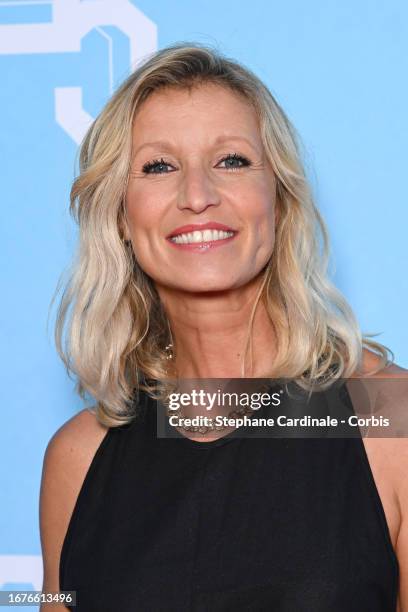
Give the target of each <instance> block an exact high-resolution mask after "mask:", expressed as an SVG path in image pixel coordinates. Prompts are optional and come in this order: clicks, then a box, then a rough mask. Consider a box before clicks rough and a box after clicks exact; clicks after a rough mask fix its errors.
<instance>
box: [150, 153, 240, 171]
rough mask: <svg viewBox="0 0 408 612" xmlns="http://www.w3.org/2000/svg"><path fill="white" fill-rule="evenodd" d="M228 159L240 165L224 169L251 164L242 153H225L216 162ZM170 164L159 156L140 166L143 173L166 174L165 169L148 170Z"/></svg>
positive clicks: (236, 168) (229, 169) (233, 169)
mask: <svg viewBox="0 0 408 612" xmlns="http://www.w3.org/2000/svg"><path fill="white" fill-rule="evenodd" d="M229 159H236V160H238V161H240V162H241V163H242V165H241V166H238V167H235V168H224V169H225V170H228V171H232V172H235V171H236V170H241V168H244V167H245V166H250V165H251V162H250V161H249V159H247V158H246V157H244V156H243V155H239V154H238V153H228V155H225V156H224V157H223V158H222V159H220V161H219V162H218V163H219V164H220V163H221V162H223V161H226V160H229ZM170 165H171V164H168V163H167V162H166V161H165V160H164V159H163V158H161V159H152V161H150V162H147V163H146V164H144V166H143V168H142V171H143V172H144V173H145V174H166V173H167V171H165V172H150V170H152V169H153V168H157V166H170ZM217 165H218V164H217Z"/></svg>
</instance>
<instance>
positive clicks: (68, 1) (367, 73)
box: [0, 0, 408, 609]
mask: <svg viewBox="0 0 408 612" xmlns="http://www.w3.org/2000/svg"><path fill="white" fill-rule="evenodd" d="M407 24H408V4H407V3H405V2H404V1H403V0H388V1H387V2H372V1H371V0H370V1H368V0H359V2H353V1H352V0H343V2H338V1H334V0H326V1H325V2H322V1H320V0H311V1H309V2H307V3H305V2H303V1H302V0H287V1H286V2H274V1H273V0H252V1H251V2H235V3H231V2H219V1H215V0H207V1H206V2H201V3H196V2H191V1H190V0H177V2H173V3H168V2H167V1H165V0H155V1H154V2H152V1H151V0H135V1H134V2H133V1H131V0H85V1H82V2H81V1H80V0H54V2H51V1H47V0H44V1H25V0H14V1H4V0H3V1H1V0H0V66H1V72H0V74H1V80H2V96H1V99H0V120H1V129H0V140H1V153H2V162H1V170H2V181H1V184H2V208H1V219H2V223H1V248H2V261H3V265H2V273H3V282H2V286H3V292H2V299H1V302H0V308H1V314H2V316H1V356H0V359H1V375H2V378H3V380H2V384H1V409H2V414H3V426H2V427H1V434H0V436H1V437H0V448H1V461H0V466H1V467H0V469H1V482H2V484H3V489H2V491H3V495H2V505H1V514H0V521H1V522H0V588H3V589H4V588H10V589H11V588H13V589H16V588H21V587H22V586H26V587H27V588H32V587H35V588H36V589H40V588H41V583H42V562H41V550H40V540H39V528H38V497H39V486H40V477H41V468H42V459H43V454H44V450H45V447H46V444H47V442H48V440H49V439H50V437H51V436H52V434H53V433H54V432H55V430H56V429H58V427H59V426H60V425H61V424H62V423H63V422H64V421H66V420H67V419H68V418H69V417H71V416H72V415H73V414H75V413H76V412H78V411H79V410H81V409H82V407H83V406H82V403H81V401H80V400H79V399H78V397H77V396H76V395H75V393H74V392H73V386H74V383H73V382H72V381H71V380H69V378H68V377H67V375H66V373H65V370H64V367H63V365H62V364H61V362H60V361H59V358H58V357H57V354H56V351H55V348H54V344H53V334H52V324H51V325H50V327H49V330H48V331H47V329H46V322H47V315H48V307H49V303H50V300H51V297H52V294H53V291H54V289H55V287H56V283H57V281H58V277H59V275H60V273H61V271H62V270H63V269H64V268H66V267H67V265H68V264H69V262H70V258H71V255H72V252H73V248H74V244H75V240H76V229H75V226H74V224H73V222H72V221H71V219H70V217H69V215H68V195H69V188H70V184H71V182H72V179H73V177H74V172H75V156H76V153H77V147H78V143H79V141H80V139H81V137H82V135H83V134H84V131H85V129H86V127H87V125H88V124H89V121H90V120H91V118H92V117H94V116H95V115H96V114H97V113H98V111H99V110H100V109H101V107H102V106H103V104H104V103H105V102H106V101H107V99H108V98H109V96H110V94H111V93H112V91H113V90H114V88H115V87H116V86H117V85H118V84H119V82H120V81H121V80H122V79H123V78H124V77H125V76H126V75H127V74H128V73H129V70H130V69H131V67H132V66H134V65H135V63H136V62H137V61H138V60H140V59H141V58H142V57H143V56H144V55H145V54H147V53H150V52H151V51H154V50H155V49H157V48H161V47H164V46H166V45H168V44H170V43H174V42H176V41H198V42H203V43H209V44H211V45H215V46H217V47H218V48H219V49H220V50H221V51H223V52H225V53H227V54H228V55H230V56H232V57H235V58H237V59H238V60H240V61H242V62H244V63H245V64H247V65H248V66H249V67H250V68H251V69H253V70H254V71H255V72H256V73H257V74H258V75H259V76H260V77H261V78H262V79H263V80H264V81H265V82H266V83H267V85H268V86H269V87H270V89H271V91H272V92H273V93H274V95H275V96H276V98H277V100H278V101H279V102H280V103H281V105H282V106H283V108H284V109H285V110H286V112H287V114H288V115H289V117H290V119H291V120H292V121H293V123H294V124H295V126H296V127H297V129H298V131H299V132H300V134H301V136H302V139H303V142H304V144H305V148H306V151H307V157H306V164H307V168H308V174H309V176H310V180H311V182H312V186H313V189H314V193H315V196H316V199H317V203H318V205H319V207H320V209H321V211H322V213H323V216H324V218H325V219H326V221H327V224H328V226H329V230H330V233H331V238H332V247H333V249H332V250H333V256H332V261H333V266H334V270H335V271H334V273H333V276H334V280H335V282H336V283H337V285H338V286H339V287H340V289H341V290H342V291H343V292H344V294H345V295H346V297H347V298H348V300H349V301H350V303H351V305H352V307H353V308H354V309H355V311H356V313H357V315H358V318H359V320H360V323H361V326H362V328H363V331H365V332H381V335H380V336H379V340H380V341H382V342H384V343H385V344H387V345H388V346H389V347H390V348H392V349H393V351H394V352H395V355H396V361H397V363H399V364H400V365H402V366H405V367H407V366H408V343H407V339H408V338H407V332H406V314H405V312H406V304H407V302H408V281H407V274H406V270H405V268H406V264H407V257H406V254H407V248H406V227H407V225H408V212H407V206H406V204H407V198H406V192H405V188H406V176H405V175H406V163H407V155H406V143H407V136H408V134H407V113H406V109H407V108H408V100H407V97H408V96H407V93H408V87H407V81H406V78H405V75H406V71H407V57H408V55H407V51H408V31H407V30H408V27H407ZM52 322H53V319H52V321H51V323H52ZM27 609H29V608H27Z"/></svg>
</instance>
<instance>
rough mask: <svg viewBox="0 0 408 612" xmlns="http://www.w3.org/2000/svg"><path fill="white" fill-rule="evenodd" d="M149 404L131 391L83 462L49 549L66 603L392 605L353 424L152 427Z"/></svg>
mask: <svg viewBox="0 0 408 612" xmlns="http://www.w3.org/2000/svg"><path fill="white" fill-rule="evenodd" d="M347 398H348V399H347V401H348V402H349V404H351V402H350V398H349V396H348V394H347ZM351 408H352V407H351ZM156 410H157V408H156V402H155V401H154V400H152V399H151V398H150V397H149V396H148V395H147V394H145V393H141V395H140V402H139V405H138V413H139V416H138V418H137V419H135V420H134V421H133V422H132V423H130V424H128V425H125V426H121V427H119V428H111V429H109V430H108V432H107V434H106V435H105V437H104V439H103V441H102V443H101V444H100V446H99V448H98V450H97V451H96V454H95V456H94V459H93V461H92V463H91V465H90V468H89V470H88V472H87V475H86V477H85V480H84V482H83V485H82V488H81V491H80V494H79V496H78V499H77V502H76V505H75V508H74V511H73V514H72V517H71V520H70V523H69V526H68V530H67V533H66V536H65V540H64V544H63V548H62V552H61V560H60V590H65V591H68V590H70V591H76V593H77V606H76V607H75V608H72V609H73V610H77V611H78V612H136V611H137V612H204V611H205V612H243V611H248V612H261V611H262V612H395V610H396V601H397V591H398V561H397V558H396V555H395V552H394V550H393V547H392V543H391V540H390V534H389V531H388V527H387V523H386V519H385V514H384V510H383V507H382V504H381V500H380V497H379V494H378V491H377V488H376V486H375V482H374V479H373V475H372V472H371V469H370V465H369V462H368V458H367V455H366V452H365V448H364V444H363V441H362V440H361V437H360V436H358V437H355V438H331V439H327V438H326V439H325V438H318V439H316V438H315V439H310V438H309V439H307V438H304V439H302V438H301V439H299V438H297V439H296V438H294V439H290V438H289V439H285V438H275V439H267V438H245V437H240V436H235V435H234V434H232V435H227V436H224V437H223V438H220V439H218V440H212V441H210V442H194V441H192V440H190V439H188V438H186V437H185V436H183V435H181V434H180V435H179V437H178V438H177V439H163V438H158V437H157V430H156ZM234 433H236V432H234Z"/></svg>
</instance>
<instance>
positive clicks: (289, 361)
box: [52, 43, 389, 427]
mask: <svg viewBox="0 0 408 612" xmlns="http://www.w3.org/2000/svg"><path fill="white" fill-rule="evenodd" d="M207 82H210V83H214V84H218V85H221V86H223V87H226V88H229V89H230V90H232V91H233V92H236V93H238V94H240V95H243V96H244V97H245V98H246V100H248V102H249V103H250V104H251V106H252V107H253V108H254V110H255V111H256V113H257V116H258V120H259V127H260V132H261V136H262V141H263V145H264V148H265V153H266V156H267V158H268V160H269V162H270V164H271V166H272V168H273V170H274V172H275V175H276V183H277V194H276V195H277V206H278V207H279V221H278V224H277V227H276V240H275V246H274V250H273V255H272V257H271V259H270V261H269V262H268V264H267V266H266V267H265V269H264V271H263V279H262V283H261V287H260V290H259V292H258V295H257V298H256V300H255V303H254V305H253V309H252V316H251V319H250V322H249V326H248V334H247V343H246V347H245V351H244V355H243V370H242V371H243V373H245V360H246V355H247V353H248V350H249V351H250V354H252V344H251V330H252V324H253V318H254V314H255V310H256V307H257V305H258V303H259V300H261V299H262V300H263V302H264V304H265V306H266V309H267V312H268V314H269V316H270V319H271V322H272V321H273V325H274V327H275V331H276V336H277V342H278V345H277V355H276V360H275V362H274V363H273V364H272V367H271V377H274V378H281V377H284V378H294V379H295V380H296V381H298V382H299V384H301V385H303V386H304V387H306V388H309V389H310V388H311V387H312V386H315V387H316V384H319V381H327V377H328V374H329V373H330V375H331V378H332V379H338V378H340V377H342V378H343V377H344V378H347V377H349V376H351V375H352V373H353V372H355V371H356V369H357V368H359V367H360V365H361V363H362V351H363V346H366V347H367V348H370V349H372V350H373V351H374V352H375V353H376V354H377V355H379V356H380V358H381V363H380V364H379V367H378V369H380V368H382V367H384V366H385V365H387V364H388V363H389V359H388V352H389V349H387V348H386V347H384V346H383V345H381V344H379V343H378V342H375V341H374V340H371V339H370V338H369V337H368V336H372V334H366V335H363V334H362V333H361V331H360V328H359V325H358V323H357V321H356V318H355V316H354V314H353V312H352V310H351V308H350V306H349V305H348V304H347V302H346V300H345V299H344V297H343V296H342V295H341V293H340V292H339V291H338V290H337V289H336V288H335V287H334V286H333V284H332V283H331V282H330V281H329V279H328V274H327V269H328V262H329V241H328V234H327V230H326V228H325V224H324V222H323V220H322V218H321V216H320V214H319V211H318V210H317V208H316V206H315V204H314V202H313V198H312V194H311V190H310V188H309V185H308V181H307V180H306V176H305V172H304V168H303V164H302V161H301V154H300V139H299V137H298V135H297V133H296V131H295V129H294V127H293V126H292V125H291V123H290V121H289V119H288V118H287V116H286V115H285V113H284V112H283V110H282V109H281V107H280V106H279V105H278V103H277V102H276V100H275V99H274V97H273V96H272V94H271V92H270V91H269V90H268V88H267V87H266V86H265V85H264V84H263V83H262V81H261V80H260V79H259V78H258V77H257V76H256V75H255V74H253V73H252V72H251V71H250V70H249V69H247V68H246V67H244V66H242V65H241V64H239V63H237V62H236V61H232V60H231V59H229V58H227V57H225V56H224V55H223V54H222V53H220V52H219V51H217V50H215V49H213V48H210V47H207V46H203V45H199V44H196V43H182V44H176V45H172V46H170V47H167V48H165V49H162V50H160V51H159V52H157V53H155V54H154V55H152V56H151V57H149V58H148V60H147V61H145V62H144V63H143V64H142V65H141V66H139V67H138V68H137V69H136V70H135V71H134V72H133V73H132V74H131V75H130V76H129V77H128V78H127V79H126V80H125V81H124V82H123V83H122V85H121V86H120V87H119V88H118V89H117V91H116V92H115V94H114V95H113V96H112V98H111V99H110V100H109V102H108V103H107V104H106V106H105V107H104V108H103V110H102V111H101V113H100V114H99V116H98V117H97V118H96V119H95V121H94V122H93V123H92V125H91V127H90V128H89V130H88V132H87V134H86V136H85V138H84V140H83V142H82V145H81V147H80V155H79V170H80V171H79V175H78V176H77V178H76V179H75V180H74V182H73V186H72V189H71V197H70V212H71V214H72V215H73V217H74V219H75V221H76V222H77V223H78V225H79V244H78V249H77V253H76V257H75V258H74V261H73V262H72V265H71V268H70V269H69V275H68V279H67V280H66V281H65V285H64V289H63V294H62V297H61V300H60V303H59V306H58V312H57V318H56V324H55V341H56V346H57V350H58V353H59V355H60V356H61V358H62V360H63V362H64V363H65V366H66V368H67V371H68V374H69V375H70V374H71V373H72V374H74V376H75V377H76V378H77V383H76V391H77V393H79V395H80V396H81V397H82V398H85V395H86V393H87V392H88V393H90V394H91V395H92V396H93V398H95V400H96V405H95V407H96V414H97V417H98V419H99V421H100V422H102V423H103V424H105V425H106V426H110V427H114V426H118V425H122V424H123V423H126V422H129V421H130V420H131V419H132V418H133V417H134V414H135V410H134V407H135V405H136V404H137V402H136V401H135V398H137V397H138V392H139V389H144V390H145V391H147V392H148V393H150V394H151V395H152V396H153V397H156V398H163V397H165V396H166V394H167V393H168V392H169V391H170V390H171V389H172V388H174V386H173V385H174V380H175V379H176V378H177V372H176V371H175V366H173V368H171V367H169V360H168V359H167V358H166V357H167V355H166V352H165V350H164V349H165V347H166V345H167V344H168V343H169V342H170V341H171V331H170V325H169V321H168V319H167V316H166V313H165V311H164V309H163V307H162V304H161V302H160V299H159V296H158V293H157V291H156V289H155V286H154V283H153V281H152V279H151V278H150V277H148V276H147V275H146V274H145V273H144V271H143V270H142V269H141V268H140V266H139V265H138V262H137V261H136V259H135V256H134V253H133V249H132V247H131V245H130V243H127V242H126V241H125V240H124V231H123V230H124V227H125V224H126V209H125V194H126V190H127V184H128V177H129V173H130V165H131V154H132V126H133V120H134V116H135V113H136V111H137V110H138V109H139V108H140V106H141V104H143V102H144V101H145V100H146V99H147V98H148V97H149V96H150V95H151V94H152V93H154V92H155V91H158V90H159V89H161V88H163V87H178V88H191V87H193V86H195V85H199V84H201V83H207ZM62 282H63V279H62V278H60V280H59V283H58V286H57V289H56V293H55V294H54V297H53V299H52V302H53V301H54V299H55V296H56V294H57V293H58V291H59V290H60V288H61V286H62ZM64 332H65V334H64ZM174 361H175V360H174ZM321 384H323V383H321Z"/></svg>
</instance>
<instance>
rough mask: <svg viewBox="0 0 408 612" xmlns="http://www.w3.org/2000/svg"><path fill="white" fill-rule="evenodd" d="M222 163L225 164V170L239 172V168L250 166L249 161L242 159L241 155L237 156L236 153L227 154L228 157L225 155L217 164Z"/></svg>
mask: <svg viewBox="0 0 408 612" xmlns="http://www.w3.org/2000/svg"><path fill="white" fill-rule="evenodd" d="M222 162H225V166H224V168H225V169H226V170H239V169H240V168H243V167H245V166H250V165H251V162H250V161H249V159H247V158H246V157H243V155H238V153H229V154H228V155H225V156H224V157H223V158H222V159H221V160H220V161H219V162H218V164H221V163H222ZM218 164H217V165H218Z"/></svg>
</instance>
